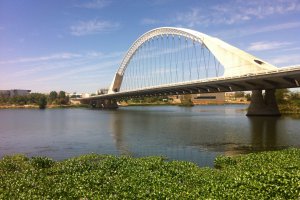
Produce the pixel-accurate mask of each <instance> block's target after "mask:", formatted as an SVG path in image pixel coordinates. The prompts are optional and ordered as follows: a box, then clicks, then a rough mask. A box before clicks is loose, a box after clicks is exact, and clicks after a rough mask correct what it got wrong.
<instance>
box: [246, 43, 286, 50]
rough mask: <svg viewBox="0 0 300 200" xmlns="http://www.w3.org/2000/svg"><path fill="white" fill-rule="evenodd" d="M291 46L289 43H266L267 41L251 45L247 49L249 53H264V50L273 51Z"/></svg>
mask: <svg viewBox="0 0 300 200" xmlns="http://www.w3.org/2000/svg"><path fill="white" fill-rule="evenodd" d="M288 45H291V43H290V42H277V41H273V42H267V41H260V42H254V43H251V44H250V46H249V47H248V48H247V50H249V51H265V50H273V49H280V48H283V47H286V46H288Z"/></svg>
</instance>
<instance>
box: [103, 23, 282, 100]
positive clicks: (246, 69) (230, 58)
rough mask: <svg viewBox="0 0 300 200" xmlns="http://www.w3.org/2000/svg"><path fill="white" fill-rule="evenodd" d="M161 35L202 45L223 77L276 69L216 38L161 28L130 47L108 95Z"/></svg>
mask: <svg viewBox="0 0 300 200" xmlns="http://www.w3.org/2000/svg"><path fill="white" fill-rule="evenodd" d="M163 35H170V36H175V35H176V36H180V37H185V38H189V39H191V40H193V41H196V42H200V43H202V44H204V45H205V46H206V47H207V49H208V50H209V51H210V52H211V53H212V54H213V55H214V56H215V58H216V59H217V60H218V61H219V62H220V63H221V64H222V65H223V67H224V77H228V76H235V75H243V74H248V73H254V72H258V71H265V70H274V69H277V67H275V66H273V65H271V64H269V63H267V62H265V61H262V60H261V59H259V58H257V57H255V56H253V55H251V54H249V53H246V52H245V51H242V50H240V49H238V48H236V47H234V46H232V45H230V44H228V43H226V42H224V41H222V40H220V39H218V38H215V37H211V36H209V35H206V34H204V33H201V32H198V31H194V30H191V29H186V28H175V27H161V28H156V29H153V30H150V31H148V32H146V33H145V34H143V35H142V36H141V37H139V38H138V39H137V40H136V41H135V42H134V43H133V44H132V45H131V47H130V48H129V50H128V51H127V53H126V55H125V56H124V58H123V60H122V62H121V64H120V67H119V69H118V71H117V73H116V74H115V77H114V79H113V82H112V84H111V86H110V88H109V91H108V93H109V94H111V93H114V92H117V91H119V89H120V87H121V84H122V79H123V75H124V73H125V71H126V68H127V66H128V64H129V62H130V60H131V58H132V57H133V56H134V55H135V53H136V51H137V50H138V49H139V48H140V47H141V46H142V45H143V44H144V43H145V42H147V41H148V40H150V39H152V38H155V37H158V36H163Z"/></svg>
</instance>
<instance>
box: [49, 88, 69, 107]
mask: <svg viewBox="0 0 300 200" xmlns="http://www.w3.org/2000/svg"><path fill="white" fill-rule="evenodd" d="M69 100H70V99H69V97H68V96H66V92H65V91H60V92H59V93H58V94H57V92H56V91H51V92H50V94H49V96H48V104H51V105H68V104H69Z"/></svg>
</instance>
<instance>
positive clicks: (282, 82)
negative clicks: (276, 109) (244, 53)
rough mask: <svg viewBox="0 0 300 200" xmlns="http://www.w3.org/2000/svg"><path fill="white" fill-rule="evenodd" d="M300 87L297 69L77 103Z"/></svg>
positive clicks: (187, 84) (281, 69)
mask: <svg viewBox="0 0 300 200" xmlns="http://www.w3.org/2000/svg"><path fill="white" fill-rule="evenodd" d="M299 86H300V66H294V67H285V68H278V70H272V71H264V72H259V73H250V74H245V75H241V76H231V77H218V78H210V79H202V80H195V81H188V82H180V83H174V84H167V85H161V86H156V87H147V88H142V89H138V90H131V91H122V92H116V93H113V94H103V95H97V96H93V97H89V98H82V99H80V100H83V101H84V100H96V99H123V98H135V97H141V96H162V95H177V94H178V95H181V94H195V93H216V92H232V91H248V90H264V89H280V88H294V87H299Z"/></svg>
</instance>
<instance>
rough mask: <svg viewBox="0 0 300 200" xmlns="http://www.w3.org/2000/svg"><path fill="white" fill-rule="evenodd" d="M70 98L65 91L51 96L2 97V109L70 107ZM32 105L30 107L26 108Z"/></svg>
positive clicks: (0, 98) (53, 93)
mask: <svg viewBox="0 0 300 200" xmlns="http://www.w3.org/2000/svg"><path fill="white" fill-rule="evenodd" d="M69 104H70V101H69V97H68V96H66V93H65V92H64V91H60V92H59V93H58V94H57V92H55V91H52V92H50V94H49V95H46V94H41V93H31V94H28V95H25V96H14V97H3V96H1V97H0V106H1V108H22V107H26V108H40V109H45V108H46V106H47V105H49V107H57V106H62V107H63V106H65V105H69ZM25 105H30V106H25ZM76 107H77V106H76Z"/></svg>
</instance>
